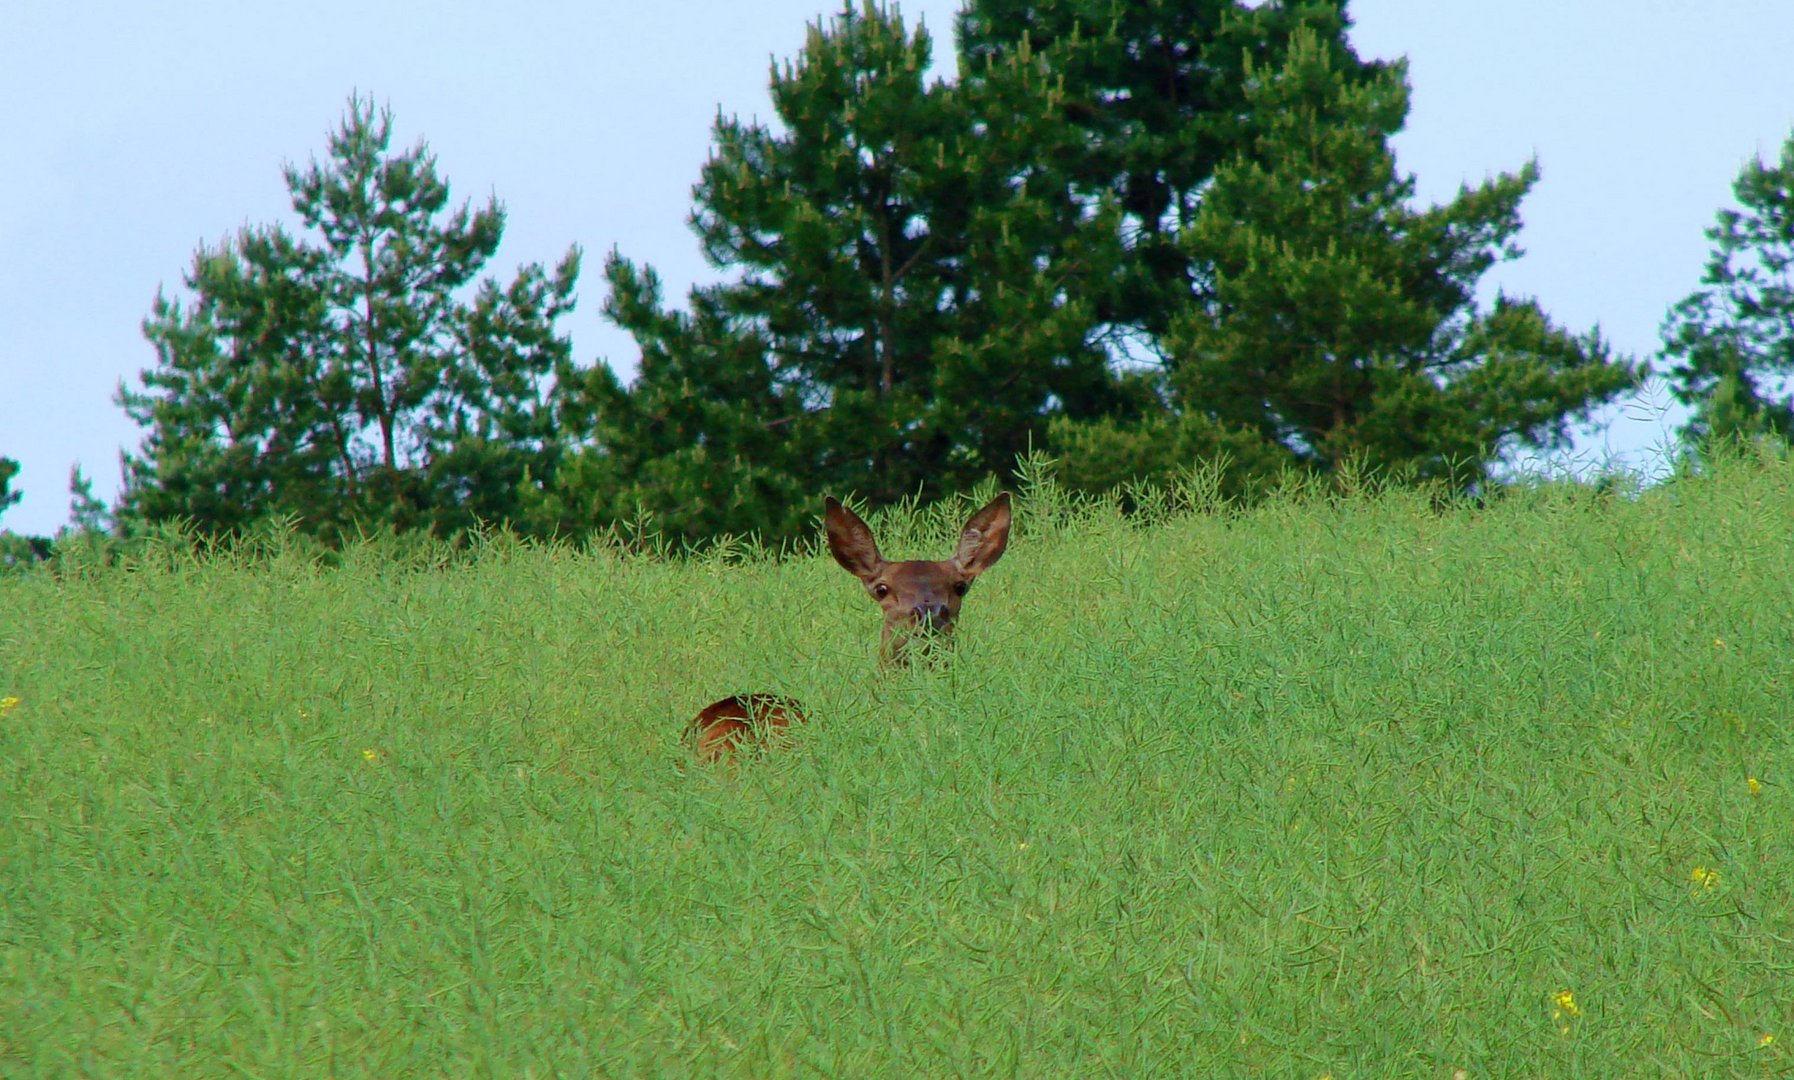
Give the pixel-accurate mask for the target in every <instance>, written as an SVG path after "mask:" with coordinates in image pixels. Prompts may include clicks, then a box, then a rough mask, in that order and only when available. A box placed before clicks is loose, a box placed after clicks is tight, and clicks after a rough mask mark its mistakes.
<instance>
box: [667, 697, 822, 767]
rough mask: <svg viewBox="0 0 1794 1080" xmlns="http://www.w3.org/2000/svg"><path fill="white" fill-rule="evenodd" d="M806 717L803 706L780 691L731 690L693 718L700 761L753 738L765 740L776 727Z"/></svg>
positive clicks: (719, 755) (727, 752) (731, 750)
mask: <svg viewBox="0 0 1794 1080" xmlns="http://www.w3.org/2000/svg"><path fill="white" fill-rule="evenodd" d="M803 721H804V710H803V706H802V705H799V704H798V703H797V702H795V701H793V700H791V699H790V698H787V697H779V696H778V695H777V694H731V695H730V696H729V697H726V698H723V699H722V700H721V701H716V702H712V703H711V704H709V705H706V706H705V707H704V711H702V712H700V713H698V715H697V716H696V717H694V718H693V719H692V722H691V730H692V735H693V736H694V737H695V739H696V742H697V751H698V760H699V761H716V760H718V759H719V758H723V757H726V756H728V755H730V754H733V753H734V752H735V751H736V750H737V749H739V748H740V746H741V745H742V743H744V742H746V741H748V740H749V739H754V740H763V739H765V738H766V737H767V736H768V735H770V734H771V733H773V732H775V731H782V730H783V729H785V728H788V727H790V726H791V725H792V724H801V723H803Z"/></svg>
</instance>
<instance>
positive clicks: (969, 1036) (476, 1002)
mask: <svg viewBox="0 0 1794 1080" xmlns="http://www.w3.org/2000/svg"><path fill="white" fill-rule="evenodd" d="M964 509H965V507H959V508H953V509H949V510H944V511H941V512H938V513H930V514H920V515H911V516H908V517H906V518H903V519H902V520H896V519H889V520H885V521H883V522H879V521H876V520H875V528H877V529H878V531H879V533H880V537H881V540H882V541H884V543H885V547H886V549H887V551H886V553H887V555H891V556H894V557H910V556H923V557H938V556H940V555H942V554H945V552H946V550H947V548H948V544H949V536H950V532H951V526H952V524H953V521H954V519H955V518H956V517H957V516H958V515H960V514H962V513H963V512H964ZM1164 517H1165V519H1164V520H1162V521H1159V522H1157V523H1155V524H1153V525H1151V526H1150V527H1140V526H1138V525H1135V524H1129V523H1128V522H1127V521H1124V520H1123V519H1121V518H1120V517H1119V516H1117V515H1115V514H1113V513H1110V512H1106V511H1101V510H1087V511H1083V512H1071V511H1066V510H1064V508H1063V507H1060V506H1058V505H1057V504H1056V503H1055V502H1054V500H1052V499H1051V498H1049V497H1047V496H1046V495H1042V496H1040V497H1038V498H1036V499H1034V500H1032V501H1031V502H1030V501H1024V502H1023V504H1022V505H1021V508H1020V512H1019V523H1018V530H1017V535H1016V536H1015V538H1014V539H1013V540H1012V543H1011V545H1010V549H1009V554H1008V555H1007V557H1006V558H1005V559H1004V561H1003V562H1002V563H1001V564H1000V565H999V566H997V567H996V568H995V569H994V570H992V571H991V572H990V573H989V574H988V575H986V576H985V577H984V578H983V579H981V580H980V581H979V583H978V586H977V588H976V589H975V590H974V591H973V593H972V595H971V596H970V597H969V598H968V600H967V603H966V609H965V612H964V614H963V616H962V622H963V624H964V625H963V627H962V630H961V640H960V642H959V647H958V649H957V655H956V656H955V657H954V659H953V660H952V661H951V662H950V663H947V664H945V665H942V666H939V667H935V668H918V669H915V670H910V671H905V672H897V673H891V674H880V673H879V672H878V670H877V668H876V666H875V662H874V658H875V655H876V649H877V633H878V630H877V627H878V617H877V614H876V612H875V610H874V608H873V607H872V605H871V604H869V603H868V602H867V601H866V599H865V597H864V594H863V590H862V589H861V588H860V587H859V585H858V584H857V583H855V582H854V581H853V580H852V579H851V578H849V577H848V576H847V575H846V574H844V573H842V571H841V570H840V569H839V568H838V567H836V566H835V565H834V564H833V563H832V562H831V561H830V560H829V559H828V558H827V557H826V555H817V556H814V557H801V558H795V559H790V560H785V561H772V560H767V559H760V558H751V559H747V560H745V561H743V560H739V559H733V558H730V557H726V556H723V555H719V556H715V557H711V558H700V559H694V560H690V561H682V562H668V561H662V560H657V559H653V558H646V557H635V556H629V555H624V554H619V553H617V552H615V551H612V550H608V549H607V550H599V551H592V552H575V551H572V550H568V549H543V548H529V547H524V546H519V545H516V544H512V543H508V542H504V541H495V542H492V543H490V544H488V545H486V546H485V547H484V548H482V549H481V550H480V551H479V553H478V554H477V556H475V557H473V558H471V559H465V560H458V561H454V562H451V563H447V564H441V565H436V564H432V563H430V562H429V561H428V560H425V559H420V558H411V559H394V558H392V557H390V556H389V555H386V554H383V553H382V552H381V551H380V550H379V549H378V548H377V547H367V548H363V549H357V550H352V551H350V552H349V553H348V554H347V555H346V557H345V559H344V563H343V565H341V566H338V567H333V568H321V567H319V566H318V565H317V564H316V563H315V562H313V561H312V560H310V559H309V558H306V557H303V556H302V555H300V554H298V553H293V552H289V553H286V554H282V553H280V552H278V551H275V552H272V553H270V552H266V551H264V552H261V553H258V554H255V555H254V556H253V557H251V556H248V555H240V556H235V557H233V556H231V555H229V554H225V553H218V554H213V555H211V556H208V557H205V558H200V559H191V558H185V557H176V556H173V555H168V556H166V557H163V558H143V559H139V560H137V561H136V562H134V563H133V564H131V565H128V566H123V567H109V568H104V569H94V570H92V571H85V572H84V571H82V570H81V569H80V568H79V567H74V568H69V569H68V571H67V572H66V573H65V574H64V575H63V576H62V577H61V578H60V579H53V578H51V577H50V576H48V575H26V576H23V577H14V578H10V579H6V580H3V581H0V697H5V696H13V697H17V698H18V699H19V702H18V703H17V704H16V706H14V707H12V708H11V709H10V710H9V711H8V712H6V714H5V715H4V716H3V717H0V1075H59V1076H60V1075H83V1074H87V1075H105V1076H125V1075H145V1076H215V1075H216V1076H222V1075H248V1076H258V1077H277V1076H307V1077H312V1076H326V1075H329V1076H343V1077H347V1076H378V1077H392V1076H402V1075H439V1074H449V1075H519V1076H522V1075H535V1076H547V1075H556V1074H559V1075H590V1074H602V1075H615V1076H646V1075H732V1076H755V1077H760V1076H782V1075H797V1074H810V1075H818V1074H819V1075H828V1076H868V1077H870V1076H892V1077H912V1076H948V1075H977V1076H982V1075H1003V1076H1030V1077H1032V1076H1066V1077H1088V1076H1102V1075H1130V1076H1131V1075H1191V1076H1202V1075H1246V1074H1257V1075H1268V1076H1293V1077H1318V1076H1322V1075H1327V1074H1330V1075H1331V1076H1333V1077H1336V1078H1344V1077H1349V1076H1363V1077H1387V1076H1425V1077H1445V1076H1453V1075H1456V1074H1457V1073H1458V1072H1459V1071H1460V1070H1461V1071H1462V1072H1463V1073H1464V1074H1465V1075H1467V1076H1471V1077H1509V1076H1650V1075H1680V1076H1691V1075H1758V1074H1769V1073H1786V1072H1788V1071H1790V1070H1794V1057H1791V1056H1790V1053H1789V1048H1790V1046H1794V790H1791V789H1790V787H1789V782H1790V771H1791V769H1794V735H1791V734H1790V731H1791V729H1790V723H1789V721H1790V705H1789V701H1790V690H1791V687H1790V679H1791V677H1794V648H1791V645H1794V642H1791V640H1790V638H1791V626H1794V622H1791V617H1790V612H1794V544H1791V540H1794V536H1791V532H1790V530H1791V526H1794V467H1790V466H1787V465H1782V464H1775V463H1769V464H1757V465H1753V466H1744V465H1738V466H1732V467H1727V468H1723V469H1721V470H1719V471H1718V472H1717V473H1716V474H1715V475H1713V476H1710V477H1705V478H1698V479H1682V480H1679V481H1677V482H1675V483H1673V484H1668V485H1665V486H1663V487H1660V488H1657V489H1653V490H1651V491H1648V492H1645V493H1643V494H1642V495H1639V496H1638V497H1635V498H1628V497H1621V496H1614V495H1600V494H1596V493H1594V492H1591V491H1589V490H1587V489H1583V488H1576V487H1555V486H1543V487H1540V488H1538V489H1536V490H1532V491H1528V492H1522V493H1519V494H1516V495H1513V496H1511V497H1508V498H1504V499H1501V500H1499V501H1496V502H1495V503H1494V504H1492V505H1491V506H1489V507H1487V508H1484V509H1472V508H1469V507H1455V506H1448V507H1445V508H1439V507H1437V506H1435V505H1434V504H1433V503H1431V502H1429V501H1428V500H1427V499H1426V498H1424V497H1422V496H1419V495H1411V494H1407V495H1405V494H1383V495H1366V496H1364V497H1360V498H1352V499H1345V500H1324V499H1319V498H1297V497H1290V498H1283V499H1278V500H1273V501H1272V502H1270V503H1269V504H1267V505H1265V506H1263V507H1261V508H1258V509H1255V510H1253V511H1251V512H1248V513H1243V514H1218V513H1211V514H1188V515H1176V514H1170V515H1165V516H1164ZM749 689H754V690H766V691H774V692H780V693H786V694H791V695H794V696H796V697H799V698H801V699H803V700H804V701H805V702H806V703H807V704H808V706H809V709H810V713H811V717H812V721H811V723H809V724H808V725H805V727H804V728H802V729H801V730H799V731H798V732H797V733H796V735H795V737H794V738H793V739H791V740H790V742H789V743H788V744H787V745H786V746H785V747H783V748H782V749H779V750H777V751H775V752H773V753H769V754H766V755H764V756H761V757H757V758H750V759H749V760H746V761H744V762H742V763H741V764H740V765H739V766H737V767H715V768H703V767H697V766H694V765H692V764H691V763H690V762H689V759H688V755H687V753H686V751H685V749H684V747H682V745H681V743H680V735H681V728H682V725H683V723H684V722H685V720H686V719H687V718H688V717H689V716H690V715H691V714H693V713H694V712H695V711H696V710H697V709H698V708H699V707H701V706H702V705H704V704H706V703H707V702H709V701H711V700H712V699H714V698H717V697H719V696H722V695H723V694H726V693H732V692H736V691H741V690H749ZM1753 780H1754V781H1755V783H1752V781H1753ZM1566 995H1567V996H1566ZM1768 1036H1774V1037H1775V1040H1778V1041H1767V1042H1766V1037H1768Z"/></svg>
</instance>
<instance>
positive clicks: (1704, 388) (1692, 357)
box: [1663, 134, 1794, 442]
mask: <svg viewBox="0 0 1794 1080" xmlns="http://www.w3.org/2000/svg"><path fill="white" fill-rule="evenodd" d="M1732 191H1733V194H1734V195H1736V196H1737V199H1738V205H1739V209H1729V208H1728V209H1723V210H1721V211H1720V212H1719V215H1718V221H1717V222H1716V223H1715V224H1714V226H1713V227H1712V228H1711V229H1708V230H1707V238H1708V239H1710V240H1711V241H1713V249H1712V253H1711V254H1710V255H1709V256H1708V259H1707V266H1706V271H1705V272H1704V273H1703V274H1702V275H1701V285H1702V288H1700V289H1699V290H1697V291H1695V292H1694V293H1691V294H1690V295H1689V296H1688V297H1687V298H1686V299H1684V300H1682V301H1681V302H1680V303H1678V304H1677V305H1676V306H1675V307H1674V308H1672V309H1671V310H1670V313H1669V316H1668V318H1667V319H1666V320H1665V321H1664V326H1663V356H1664V358H1665V359H1667V360H1669V361H1670V362H1671V364H1672V367H1671V370H1670V372H1669V376H1670V379H1671V380H1672V384H1673V388H1674V389H1673V392H1674V393H1675V395H1676V397H1677V398H1678V399H1679V400H1681V401H1682V402H1683V403H1684V404H1686V405H1691V406H1693V407H1694V415H1693V417H1692V418H1691V419H1690V421H1689V423H1688V425H1687V426H1686V427H1685V428H1684V429H1683V434H1684V436H1685V437H1687V438H1688V439H1689V440H1690V441H1694V442H1699V441H1701V440H1704V439H1708V438H1713V437H1737V436H1752V435H1774V436H1777V437H1779V438H1782V439H1790V438H1794V396H1791V395H1788V394H1787V393H1786V391H1787V390H1788V385H1787V382H1788V378H1789V376H1790V375H1794V134H1790V135H1789V137H1788V140H1787V141H1786V142H1785V143H1783V144H1782V152H1781V158H1780V159H1779V160H1778V161H1775V162H1764V161H1763V159H1762V158H1761V157H1757V158H1755V159H1753V160H1752V161H1750V162H1748V163H1747V164H1746V165H1745V166H1744V168H1743V170H1742V171H1740V172H1739V174H1738V179H1737V181H1736V182H1735V183H1734V184H1733V185H1732Z"/></svg>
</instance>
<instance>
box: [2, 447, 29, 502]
mask: <svg viewBox="0 0 1794 1080" xmlns="http://www.w3.org/2000/svg"><path fill="white" fill-rule="evenodd" d="M17 475H19V463H18V462H16V461H14V460H13V459H12V458H8V457H0V514H4V513H6V508H7V507H9V506H11V505H12V504H14V503H16V502H18V501H19V500H20V499H22V498H24V497H25V494H24V492H21V491H14V490H12V478H13V477H15V476H17Z"/></svg>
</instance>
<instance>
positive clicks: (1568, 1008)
mask: <svg viewBox="0 0 1794 1080" xmlns="http://www.w3.org/2000/svg"><path fill="white" fill-rule="evenodd" d="M1551 1000H1552V1001H1553V1002H1556V1004H1557V1008H1555V1009H1552V1010H1551V1019H1553V1020H1559V1019H1562V1018H1563V1017H1566V1016H1567V1017H1569V1018H1570V1019H1572V1020H1574V1019H1575V1018H1577V1017H1578V1016H1581V1015H1582V1006H1580V1005H1578V1004H1576V995H1575V994H1573V993H1571V992H1570V991H1568V990H1559V991H1558V992H1557V993H1555V994H1553V995H1552V996H1551Z"/></svg>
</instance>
